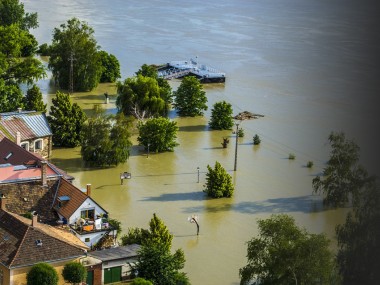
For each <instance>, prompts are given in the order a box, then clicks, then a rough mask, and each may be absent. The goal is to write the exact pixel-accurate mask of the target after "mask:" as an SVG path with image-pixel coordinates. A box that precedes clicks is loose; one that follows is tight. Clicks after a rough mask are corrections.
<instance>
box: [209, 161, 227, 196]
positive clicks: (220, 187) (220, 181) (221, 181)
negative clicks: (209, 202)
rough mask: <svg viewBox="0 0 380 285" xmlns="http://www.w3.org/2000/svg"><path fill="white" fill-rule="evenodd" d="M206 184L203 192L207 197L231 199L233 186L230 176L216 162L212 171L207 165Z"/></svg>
mask: <svg viewBox="0 0 380 285" xmlns="http://www.w3.org/2000/svg"><path fill="white" fill-rule="evenodd" d="M207 169H208V173H206V184H205V189H204V190H203V191H204V192H205V193H206V194H207V196H209V197H212V198H222V197H232V194H233V192H234V185H233V184H232V178H231V175H229V174H228V173H227V171H226V170H225V169H224V168H223V167H222V165H221V164H220V163H219V162H218V161H217V162H215V167H214V169H212V167H210V166H209V165H207Z"/></svg>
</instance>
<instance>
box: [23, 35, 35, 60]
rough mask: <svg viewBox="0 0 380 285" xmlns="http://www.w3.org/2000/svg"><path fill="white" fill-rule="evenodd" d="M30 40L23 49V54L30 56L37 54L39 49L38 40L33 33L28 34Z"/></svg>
mask: <svg viewBox="0 0 380 285" xmlns="http://www.w3.org/2000/svg"><path fill="white" fill-rule="evenodd" d="M27 37H28V38H29V41H28V42H27V43H26V45H25V46H23V47H22V49H21V56H22V57H28V56H33V55H35V54H36V52H37V49H38V42H37V40H36V38H35V37H34V36H33V35H32V34H28V35H27Z"/></svg>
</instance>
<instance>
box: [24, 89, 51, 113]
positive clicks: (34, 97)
mask: <svg viewBox="0 0 380 285" xmlns="http://www.w3.org/2000/svg"><path fill="white" fill-rule="evenodd" d="M25 110H30V111H32V110H34V111H40V112H43V113H46V104H44V102H43V100H42V93H41V90H40V88H39V87H38V86H37V85H35V84H33V86H32V87H31V88H29V89H28V91H27V92H26V96H25Z"/></svg>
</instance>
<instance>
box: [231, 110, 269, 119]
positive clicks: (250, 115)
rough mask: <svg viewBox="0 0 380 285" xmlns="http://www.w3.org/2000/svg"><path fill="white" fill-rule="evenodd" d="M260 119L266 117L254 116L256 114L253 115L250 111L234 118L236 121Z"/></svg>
mask: <svg viewBox="0 0 380 285" xmlns="http://www.w3.org/2000/svg"><path fill="white" fill-rule="evenodd" d="M259 117H264V115H260V114H254V113H251V112H248V111H244V112H240V113H239V114H237V115H236V116H235V117H234V119H235V120H240V121H243V120H252V119H258V118H259Z"/></svg>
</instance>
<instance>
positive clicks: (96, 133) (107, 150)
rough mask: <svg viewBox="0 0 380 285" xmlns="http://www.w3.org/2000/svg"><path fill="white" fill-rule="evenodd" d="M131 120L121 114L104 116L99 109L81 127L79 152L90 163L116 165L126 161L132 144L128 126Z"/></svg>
mask: <svg viewBox="0 0 380 285" xmlns="http://www.w3.org/2000/svg"><path fill="white" fill-rule="evenodd" d="M130 125H131V122H130V121H128V120H127V119H126V118H125V117H124V115H123V114H119V115H117V116H116V117H114V116H106V115H105V114H104V112H102V111H100V112H99V113H98V114H97V115H96V116H95V117H93V118H89V119H88V120H87V122H86V123H85V124H84V125H83V128H82V143H81V144H82V148H81V153H82V156H83V159H84V161H86V162H87V163H88V164H90V165H97V166H104V165H108V166H110V165H118V164H119V163H123V162H125V161H127V159H128V158H129V149H130V147H131V146H132V143H131V141H130V140H129V138H130V133H129V131H128V127H129V126H130Z"/></svg>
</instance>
